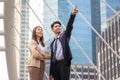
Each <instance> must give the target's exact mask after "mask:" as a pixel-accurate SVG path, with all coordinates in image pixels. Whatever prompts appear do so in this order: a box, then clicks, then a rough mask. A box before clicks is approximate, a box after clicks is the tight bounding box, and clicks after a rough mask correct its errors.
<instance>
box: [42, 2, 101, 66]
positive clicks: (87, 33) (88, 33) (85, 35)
mask: <svg viewBox="0 0 120 80" xmlns="http://www.w3.org/2000/svg"><path fill="white" fill-rule="evenodd" d="M45 1H46V2H47V3H48V5H49V6H50V8H51V9H52V10H53V11H54V12H55V14H56V15H57V17H59V19H60V20H61V22H62V23H63V24H64V25H65V26H66V25H67V22H68V19H69V16H70V14H71V11H72V10H73V9H72V7H71V6H70V5H69V4H68V2H67V1H66V0H54V1H56V2H55V3H54V5H53V4H52V3H51V1H49V0H45ZM71 2H72V3H73V4H74V5H76V6H77V7H78V9H79V10H80V11H81V13H83V15H84V16H85V17H86V18H87V20H88V21H89V22H90V23H91V24H92V25H93V26H94V27H95V29H96V30H97V31H98V32H100V1H96V0H91V1H87V2H85V1H83V0H71ZM52 5H53V6H52ZM55 5H56V6H55ZM44 6H45V5H44ZM44 9H45V10H44V12H45V14H48V13H49V15H45V16H44V21H45V25H46V24H47V25H46V26H48V25H49V27H50V24H51V23H52V21H53V18H54V17H55V16H54V17H53V16H51V15H53V14H52V13H51V12H49V10H47V9H48V8H47V9H46V7H45V8H44ZM56 10H57V11H56ZM46 11H47V12H46ZM46 16H47V17H46ZM49 18H50V20H51V21H50V20H49ZM48 20H49V22H47V23H46V21H48ZM54 21H55V19H54ZM64 25H63V27H64ZM73 26H74V28H73V31H72V36H73V37H74V38H75V39H76V41H77V42H78V43H79V45H80V46H81V47H82V48H83V50H84V51H85V52H86V53H87V55H88V56H89V58H90V59H91V60H92V61H93V62H94V63H96V44H95V43H96V35H95V33H94V32H93V31H92V30H91V29H90V27H89V25H88V24H87V23H86V22H85V21H84V20H83V19H82V18H81V17H80V16H79V15H78V14H77V15H76V18H75V22H74V25H73ZM70 46H71V51H72V54H73V60H72V63H73V64H90V63H89V61H88V60H87V58H86V57H85V56H84V55H83V54H82V52H81V51H80V50H79V48H78V47H77V46H76V44H75V43H74V41H73V40H72V39H71V41H70Z"/></svg>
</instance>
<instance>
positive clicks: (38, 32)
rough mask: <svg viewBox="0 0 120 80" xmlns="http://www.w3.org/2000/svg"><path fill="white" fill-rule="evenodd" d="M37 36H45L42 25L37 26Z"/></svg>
mask: <svg viewBox="0 0 120 80" xmlns="http://www.w3.org/2000/svg"><path fill="white" fill-rule="evenodd" d="M36 36H37V37H40V38H41V37H42V36H43V30H42V28H41V27H37V28H36Z"/></svg>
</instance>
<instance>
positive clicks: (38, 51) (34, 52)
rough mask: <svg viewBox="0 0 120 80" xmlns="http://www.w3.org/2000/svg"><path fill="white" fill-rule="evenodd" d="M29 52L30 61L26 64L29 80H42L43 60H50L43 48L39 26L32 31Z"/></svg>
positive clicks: (41, 31) (41, 32)
mask: <svg viewBox="0 0 120 80" xmlns="http://www.w3.org/2000/svg"><path fill="white" fill-rule="evenodd" d="M29 50H30V59H29V62H28V71H29V74H30V80H43V77H44V71H45V60H46V59H50V55H49V53H48V51H47V50H46V48H45V44H44V39H43V30H42V28H41V27H40V26H36V27H35V28H34V29H33V32H32V40H31V42H30V45H29Z"/></svg>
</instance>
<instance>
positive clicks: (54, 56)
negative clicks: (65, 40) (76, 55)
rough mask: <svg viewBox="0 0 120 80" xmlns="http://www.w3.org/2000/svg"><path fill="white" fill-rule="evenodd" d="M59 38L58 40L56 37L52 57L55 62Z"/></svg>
mask: <svg viewBox="0 0 120 80" xmlns="http://www.w3.org/2000/svg"><path fill="white" fill-rule="evenodd" d="M57 40H58V38H57V39H55V41H54V44H55V45H54V46H53V47H54V50H53V59H52V61H53V62H55V61H56V52H57Z"/></svg>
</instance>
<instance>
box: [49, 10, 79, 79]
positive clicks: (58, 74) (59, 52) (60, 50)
mask: <svg viewBox="0 0 120 80" xmlns="http://www.w3.org/2000/svg"><path fill="white" fill-rule="evenodd" d="M76 13H78V10H77V8H75V9H74V10H73V12H72V13H71V16H70V19H69V21H68V24H67V27H66V30H65V31H64V32H62V33H61V31H62V26H61V23H60V22H59V21H55V22H53V23H52V24H51V29H52V31H53V32H54V33H55V36H56V39H54V40H53V42H52V43H51V45H50V48H51V56H52V57H51V63H50V77H49V80H53V78H54V80H69V76H70V66H71V60H72V54H71V50H70V47H69V40H70V36H71V31H72V28H73V26H72V25H73V22H74V18H75V15H76Z"/></svg>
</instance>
